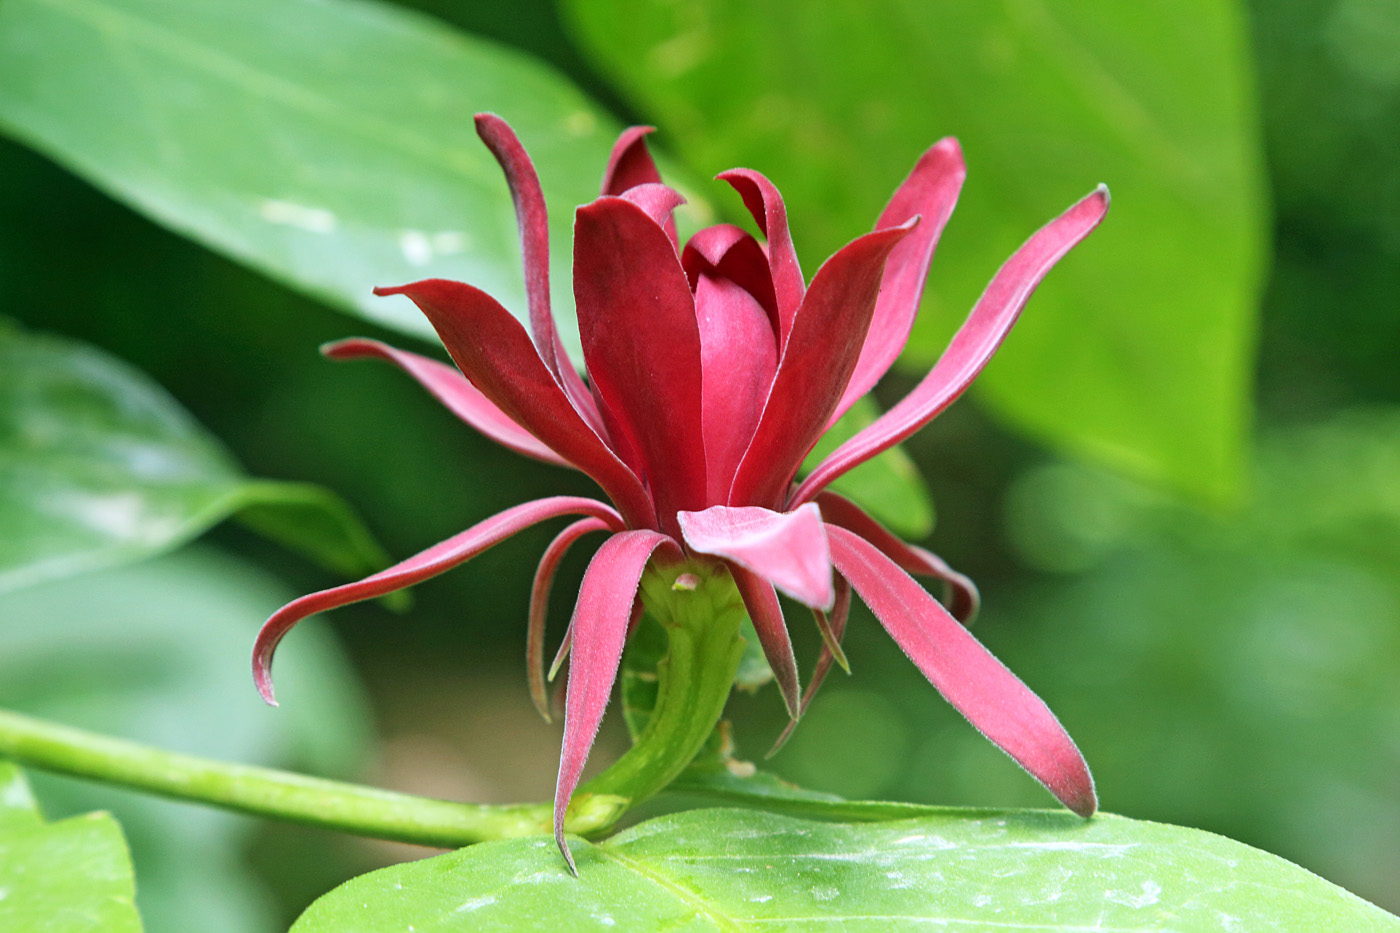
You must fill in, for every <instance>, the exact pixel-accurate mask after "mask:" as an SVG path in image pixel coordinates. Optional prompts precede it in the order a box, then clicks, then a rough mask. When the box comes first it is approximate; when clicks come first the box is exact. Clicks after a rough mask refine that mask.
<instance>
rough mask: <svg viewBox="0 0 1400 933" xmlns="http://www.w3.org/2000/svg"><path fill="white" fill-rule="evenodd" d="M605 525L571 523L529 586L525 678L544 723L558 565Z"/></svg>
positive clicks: (597, 521) (591, 521) (585, 521)
mask: <svg viewBox="0 0 1400 933" xmlns="http://www.w3.org/2000/svg"><path fill="white" fill-rule="evenodd" d="M608 528H609V526H608V524H607V523H606V522H604V521H602V520H600V519H597V518H585V519H581V520H579V521H576V522H574V523H573V524H572V525H570V526H569V527H567V528H565V529H564V530H563V531H561V532H559V534H558V536H557V537H555V539H554V540H553V541H551V542H549V547H547V548H545V550H544V554H543V555H542V556H541V557H540V564H539V566H538V567H536V568H535V579H534V582H533V583H532V584H531V585H530V619H529V625H528V626H527V628H526V630H525V631H526V634H525V676H526V678H527V680H528V681H529V684H530V700H531V701H532V702H533V703H534V704H535V709H537V710H539V713H540V715H541V716H543V717H544V721H545V722H549V721H550V717H549V696H548V694H547V692H546V691H545V686H544V679H545V678H544V627H545V622H546V620H547V619H548V616H549V593H550V590H552V589H553V588H554V574H555V572H556V571H557V570H558V569H559V562H560V561H561V560H563V559H564V555H565V554H567V553H568V552H569V548H571V547H573V546H574V542H576V541H578V539H579V538H582V537H583V536H584V535H586V534H590V533H591V532H594V531H607V530H608Z"/></svg>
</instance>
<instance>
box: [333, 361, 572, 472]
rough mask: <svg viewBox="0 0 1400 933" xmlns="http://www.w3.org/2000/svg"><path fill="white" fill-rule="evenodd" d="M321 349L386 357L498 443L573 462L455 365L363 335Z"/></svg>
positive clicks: (565, 463) (545, 458) (554, 460)
mask: <svg viewBox="0 0 1400 933" xmlns="http://www.w3.org/2000/svg"><path fill="white" fill-rule="evenodd" d="M321 352H322V353H324V354H325V355H326V356H328V357H330V358H331V359H333V360H356V359H363V358H365V357H376V358H378V359H381V360H388V361H389V362H390V363H393V364H395V365H396V366H398V367H399V368H400V369H402V370H403V371H404V372H406V373H408V374H409V375H410V376H412V377H413V378H414V379H417V380H418V382H419V384H420V385H422V386H423V388H425V389H427V390H428V391H429V392H431V393H432V394H433V396H434V397H435V398H436V399H437V400H438V401H439V402H442V404H443V405H444V406H446V407H447V409H448V410H449V411H451V412H452V413H453V414H454V415H456V416H457V417H458V418H461V419H462V420H463V421H465V422H466V423H467V424H469V425H471V426H472V427H474V428H476V429H477V430H478V431H480V432H481V433H482V434H485V435H486V436H487V437H489V438H491V440H493V441H495V442H496V443H498V444H500V445H501V446H503V447H508V448H510V449H511V450H513V451H515V452H516V453H519V454H524V455H525V456H527V457H534V458H535V459H536V460H543V461H544V462H545V463H554V464H558V465H559V466H571V465H572V464H570V463H569V462H568V461H567V460H565V459H564V458H563V457H561V456H559V455H558V454H556V453H555V452H554V451H552V450H550V449H549V448H548V447H546V446H545V445H544V444H541V443H540V442H539V440H538V439H537V438H536V437H535V436H534V435H533V434H531V433H530V432H529V431H526V430H525V429H524V428H522V427H521V426H520V425H518V424H516V423H515V422H514V421H511V420H510V418H509V417H507V416H506V413H505V412H503V411H501V410H500V409H499V408H497V407H496V406H495V405H493V404H491V402H490V400H489V399H487V398H486V396H484V395H482V394H481V393H480V392H479V391H477V388H476V386H474V385H472V384H471V382H469V381H468V380H467V378H466V377H465V376H463V375H462V374H461V373H460V372H458V371H457V369H456V367H453V366H448V365H447V364H446V363H439V362H438V361H437V360H434V359H429V358H428V357H426V356H419V355H418V354H416V353H409V352H407V351H406V350H399V349H396V348H394V347H391V346H389V345H388V344H386V343H380V342H379V341H378V340H366V339H364V338H362V337H352V338H351V339H349V340H339V341H336V342H335V343H328V344H326V345H325V346H324V347H322V348H321Z"/></svg>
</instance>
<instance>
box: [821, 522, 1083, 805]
mask: <svg viewBox="0 0 1400 933" xmlns="http://www.w3.org/2000/svg"><path fill="white" fill-rule="evenodd" d="M827 531H828V534H830V536H831V556H832V558H833V560H835V562H836V569H837V570H839V571H840V572H841V574H842V575H843V576H845V577H846V578H847V579H848V580H850V581H851V586H853V587H854V588H855V591H856V592H857V593H858V594H860V598H861V599H862V600H864V602H865V604H866V605H867V606H869V607H870V609H871V611H872V612H874V613H875V617H876V618H878V619H879V620H880V623H881V624H882V625H884V627H885V629H886V630H887V631H888V632H889V633H890V635H891V636H892V637H893V638H894V640H895V641H896V642H897V643H898V644H899V647H900V648H902V649H904V653H905V654H907V655H908V656H909V658H910V660H912V661H913V662H914V664H915V665H916V666H917V667H918V668H919V670H920V671H922V672H923V674H924V676H925V677H927V678H928V680H929V683H931V684H933V685H934V687H936V688H937V689H938V692H939V693H941V694H943V696H944V698H946V699H947V700H948V702H949V703H951V704H952V705H953V706H954V707H955V708H956V709H957V710H958V712H960V713H962V714H963V715H964V716H966V717H967V719H968V721H969V722H971V723H972V724H973V725H974V726H976V727H977V729H978V730H979V731H980V732H981V733H982V734H983V735H985V736H986V737H987V738H989V739H991V740H992V742H993V743H994V744H995V745H996V746H997V747H998V748H1000V749H1001V750H1002V751H1004V752H1006V753H1007V754H1008V755H1010V756H1011V758H1012V759H1013V760H1015V761H1016V763H1017V764H1019V765H1020V766H1021V767H1023V768H1025V769H1026V771H1028V772H1030V775H1031V776H1032V777H1034V778H1035V779H1036V780H1038V781H1040V783H1042V784H1044V785H1045V786H1046V788H1048V789H1049V791H1050V792H1051V793H1052V794H1054V795H1055V796H1056V797H1057V798H1058V799H1059V800H1060V802H1061V803H1063V804H1064V805H1065V806H1067V807H1069V808H1070V809H1071V810H1073V811H1074V812H1075V813H1078V814H1079V815H1080V816H1083V817H1089V816H1092V815H1093V813H1094V811H1095V810H1096V809H1098V800H1097V798H1096V797H1095V794H1094V780H1093V778H1092V777H1090V775H1089V766H1088V765H1087V764H1085V762H1084V757H1083V756H1082V755H1081V754H1080V753H1079V749H1078V748H1076V747H1075V745H1074V741H1073V740H1072V739H1071V738H1070V737H1069V734H1068V733H1067V732H1065V729H1064V727H1063V726H1061V725H1060V722H1059V720H1058V719H1056V718H1055V714H1054V713H1052V712H1050V709H1049V707H1047V706H1046V705H1045V703H1044V702H1043V701H1042V700H1041V699H1040V697H1038V696H1036V695H1035V694H1034V693H1032V692H1031V691H1030V689H1029V688H1028V687H1027V686H1026V685H1025V684H1023V683H1022V682H1021V681H1020V680H1019V679H1018V678H1017V677H1016V675H1015V674H1013V673H1011V671H1009V670H1007V668H1006V666H1005V665H1004V664H1002V663H1001V662H1000V661H998V660H997V659H996V658H994V657H993V656H992V654H991V652H989V651H987V649H986V648H984V647H982V645H981V643H980V642H978V641H977V639H975V638H973V637H972V634H971V633H970V632H968V630H967V629H966V628H964V627H963V626H962V625H960V624H959V623H958V621H957V620H956V619H954V618H953V617H952V616H951V615H949V614H948V612H947V610H945V609H944V608H943V607H942V606H941V605H939V603H938V601H937V600H935V599H934V598H933V597H932V596H929V594H928V593H926V592H925V591H924V589H923V588H922V587H921V586H919V584H917V583H915V582H914V579H913V578H912V577H910V576H909V575H908V574H906V573H905V572H904V571H902V570H900V569H899V567H897V566H896V565H895V564H894V562H893V561H891V560H890V559H889V558H888V557H886V556H885V555H884V554H882V553H880V551H879V549H878V548H876V547H875V546H874V545H873V544H871V543H870V542H868V541H865V540H864V539H862V538H861V537H860V536H858V535H856V534H853V533H852V532H849V531H847V530H846V529H844V528H840V527H836V526H832V527H829V528H828V529H827Z"/></svg>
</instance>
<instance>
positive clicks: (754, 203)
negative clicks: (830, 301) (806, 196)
mask: <svg viewBox="0 0 1400 933" xmlns="http://www.w3.org/2000/svg"><path fill="white" fill-rule="evenodd" d="M716 177H718V178H720V179H721V180H723V181H727V182H729V184H730V185H731V186H732V187H733V188H734V190H735V191H737V192H739V197H741V198H743V199H744V206H745V207H746V208H748V210H749V213H750V214H752V215H753V219H754V223H756V224H758V229H759V230H762V231H763V235H764V236H765V237H767V238H768V266H769V270H770V275H771V277H772V279H773V290H774V292H775V293H776V294H777V300H778V322H779V327H778V346H779V347H780V348H781V347H783V346H784V345H786V343H787V338H788V334H789V333H791V332H792V322H793V319H794V318H796V316H797V309H798V308H800V307H801V306H802V299H803V295H804V293H805V291H806V284H805V283H804V281H803V279H802V267H801V265H799V264H798V261H797V250H796V249H794V248H793V245H792V233H791V231H790V230H789V229H788V219H787V205H786V204H784V203H783V196H782V195H781V194H779V193H778V189H777V188H776V187H774V185H773V183H772V182H771V181H769V180H768V179H767V178H765V177H764V176H763V175H761V174H760V173H758V172H755V171H754V170H752V169H747V168H736V169H730V170H729V171H727V172H721V173H720V174H719V175H718V176H716Z"/></svg>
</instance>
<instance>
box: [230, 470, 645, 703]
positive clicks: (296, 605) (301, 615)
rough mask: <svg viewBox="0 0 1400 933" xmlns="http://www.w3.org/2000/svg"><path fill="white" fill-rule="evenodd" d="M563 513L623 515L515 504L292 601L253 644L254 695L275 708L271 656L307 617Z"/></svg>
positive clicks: (569, 502) (570, 500)
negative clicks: (372, 570) (352, 579)
mask: <svg viewBox="0 0 1400 933" xmlns="http://www.w3.org/2000/svg"><path fill="white" fill-rule="evenodd" d="M561 515H588V516H591V517H593V518H596V519H598V520H599V521H602V522H604V523H605V524H606V525H607V526H608V527H610V528H615V529H620V528H621V527H622V517H621V516H620V515H618V514H617V513H616V512H614V511H613V510H612V509H610V508H608V507H607V506H606V505H604V504H603V503H601V502H597V501H595V500H593V499H582V498H579V497H578V496H552V497H550V498H548V499H538V500H536V501H534V502H526V503H523V504H521V505H517V506H514V507H512V508H509V509H506V510H505V511H504V512H500V513H498V514H496V515H493V516H491V517H490V518H488V519H486V520H485V521H484V522H479V523H478V524H476V525H473V526H472V527H470V528H468V529H467V530H466V531H463V532H460V533H459V534H456V535H453V536H452V537H450V538H448V539H447V540H446V541H441V542H439V543H437V544H435V545H433V546H432V547H430V548H428V549H427V550H426V551H423V552H421V553H419V554H416V555H414V556H413V557H410V558H409V559H408V560H406V561H403V562H402V563H398V564H395V565H394V566H392V567H390V568H388V569H387V570H381V571H380V572H379V573H376V574H374V575H373V576H369V577H365V578H364V579H363V580H360V581H358V582H356V583H347V584H345V585H344V586H337V587H334V588H332V589H329V590H322V591H320V592H319V593H311V594H310V595H308V596H303V597H301V598H300V599H296V600H293V601H292V602H290V603H288V604H287V605H285V606H283V607H282V608H281V609H278V610H277V611H276V612H274V613H273V614H272V617H271V618H270V619H268V620H267V621H266V622H265V623H263V627H262V630H261V631H260V632H258V638H257V642H256V643H255V644H254V646H253V680H254V682H255V683H256V684H257V685H258V692H259V693H261V694H262V697H263V699H264V700H266V701H267V702H269V703H271V704H273V705H276V703H277V701H276V700H275V699H274V698H273V693H272V655H273V652H274V651H276V650H277V643H278V642H279V641H281V640H282V636H284V635H286V634H287V633H288V632H289V631H291V629H292V626H294V625H296V624H297V623H298V622H300V621H301V620H302V619H305V618H306V617H307V616H310V615H315V614H316V613H318V612H325V611H326V610H327V609H335V608H337V607H339V606H348V605H349V604H350V603H358V602H361V601H363V600H366V599H375V598H377V597H379V596H383V595H384V594H386V593H392V592H394V591H395V590H401V589H404V588H405V587H409V586H413V585H414V584H417V583H422V582H423V581H424V580H427V579H429V578H431V577H435V576H437V575H438V574H440V573H442V572H443V571H445V570H451V569H452V568H453V567H456V566H457V565H458V564H461V563H464V562H465V561H469V560H471V559H472V558H473V557H475V556H477V555H478V554H480V553H481V552H482V551H485V550H487V549H488V548H491V547H494V546H495V545H497V544H499V543H501V542H502V541H504V540H505V539H506V538H509V537H511V536H512V535H514V534H515V533H517V532H519V531H521V530H522V529H525V528H528V527H530V526H531V525H534V524H537V523H539V522H542V521H545V520H547V519H551V518H557V517H559V516H561Z"/></svg>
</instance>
